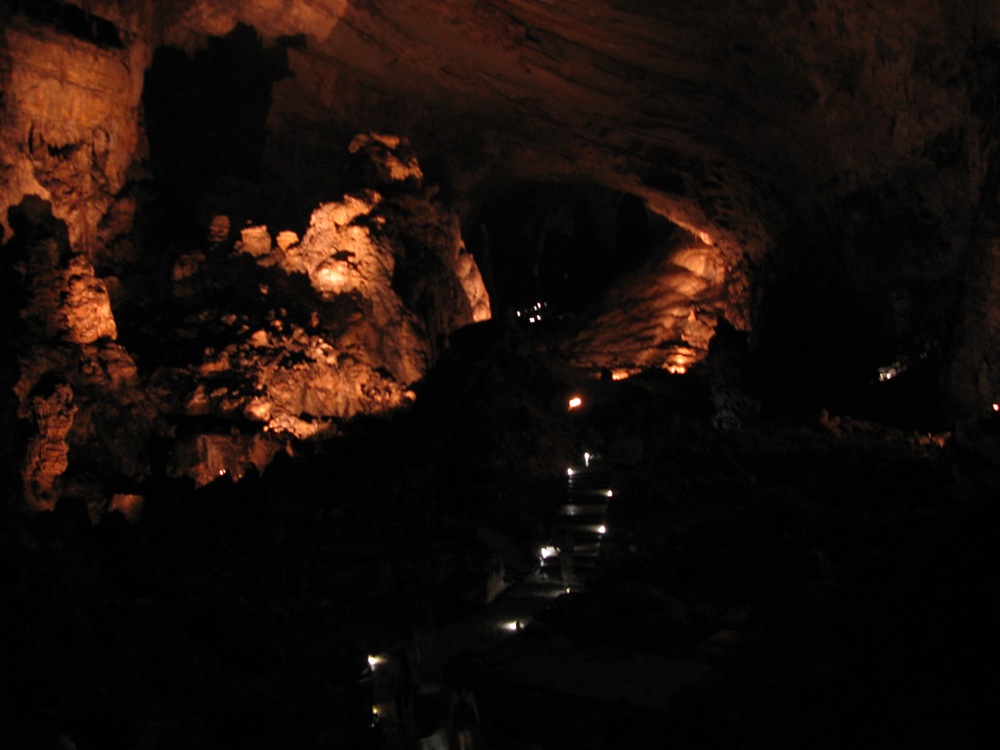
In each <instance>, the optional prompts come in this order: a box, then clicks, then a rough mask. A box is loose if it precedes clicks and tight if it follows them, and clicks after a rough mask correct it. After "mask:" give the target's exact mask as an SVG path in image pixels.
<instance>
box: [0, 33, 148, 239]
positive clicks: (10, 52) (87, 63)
mask: <svg viewBox="0 0 1000 750" xmlns="http://www.w3.org/2000/svg"><path fill="white" fill-rule="evenodd" d="M123 15H124V14H123ZM127 15H131V14H130V13H129V14H127ZM147 49H148V48H147V47H146V46H145V45H144V44H143V42H142V41H141V40H138V39H137V40H136V41H135V42H133V44H132V46H131V47H130V48H127V49H107V48H102V47H100V46H98V45H96V44H93V43H90V42H88V41H85V40H81V39H77V38H74V37H73V36H69V35H67V34H60V33H58V32H57V31H56V30H54V29H51V28H47V27H45V26H40V25H37V24H33V23H30V22H27V21H26V19H24V18H23V17H21V16H18V15H16V14H15V15H13V16H12V17H11V18H10V23H9V25H8V24H4V26H3V28H2V29H0V88H2V89H3V90H4V101H3V104H2V106H3V114H4V117H3V122H2V125H0V170H2V171H3V172H4V179H3V180H2V181H0V225H4V226H6V223H7V213H6V209H7V207H8V206H11V205H16V204H18V203H19V202H20V201H21V199H22V197H23V196H24V195H38V196H41V197H42V198H44V199H46V200H49V201H51V203H52V206H53V213H54V215H55V216H56V217H58V218H60V219H62V220H64V221H65V222H66V224H67V226H68V228H69V235H70V240H71V242H72V244H73V246H74V247H76V248H77V249H78V250H80V251H83V252H87V253H89V252H91V251H92V250H93V245H94V241H95V237H96V233H97V226H98V223H99V221H100V220H101V217H102V216H103V215H104V213H105V212H106V211H107V209H108V208H109V207H110V206H111V205H112V203H113V201H114V196H115V194H116V193H117V192H118V191H119V190H120V189H121V187H122V186H123V184H124V182H125V175H126V170H127V168H128V166H129V164H130V163H131V162H132V159H133V157H134V155H135V151H136V148H137V144H138V140H139V132H138V105H139V97H140V94H141V91H142V76H143V69H144V66H145V55H146V50H147ZM8 229H9V227H8Z"/></svg>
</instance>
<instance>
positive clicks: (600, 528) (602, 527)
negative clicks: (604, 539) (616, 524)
mask: <svg viewBox="0 0 1000 750" xmlns="http://www.w3.org/2000/svg"><path fill="white" fill-rule="evenodd" d="M597 533H598V534H607V533H608V527H607V526H605V525H604V524H601V525H600V526H598V527H597Z"/></svg>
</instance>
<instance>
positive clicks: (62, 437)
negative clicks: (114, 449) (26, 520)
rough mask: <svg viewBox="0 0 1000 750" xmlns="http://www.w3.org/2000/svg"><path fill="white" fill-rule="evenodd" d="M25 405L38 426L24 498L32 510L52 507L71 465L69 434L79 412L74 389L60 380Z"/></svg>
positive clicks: (26, 468) (25, 472) (30, 448)
mask: <svg viewBox="0 0 1000 750" xmlns="http://www.w3.org/2000/svg"><path fill="white" fill-rule="evenodd" d="M22 409H23V411H24V412H27V414H28V415H30V418H31V421H32V422H33V427H34V429H35V434H34V436H33V437H31V438H30V439H29V441H28V448H27V452H26V454H25V457H24V464H23V468H22V476H23V479H24V501H25V503H26V504H27V506H28V507H29V508H31V509H32V510H52V509H53V508H54V507H55V504H56V501H57V500H58V499H59V490H60V486H59V479H60V477H61V476H62V475H63V473H64V472H65V471H66V469H67V467H68V466H69V443H68V442H67V440H66V436H67V435H68V434H69V431H70V430H71V429H72V427H73V419H74V417H75V416H76V412H77V409H76V406H74V404H73V389H72V388H71V387H70V386H69V385H67V384H66V383H58V384H56V385H55V387H54V388H53V389H52V392H51V393H37V394H36V395H34V396H32V397H31V399H30V401H28V402H27V403H26V404H25V406H24V407H22Z"/></svg>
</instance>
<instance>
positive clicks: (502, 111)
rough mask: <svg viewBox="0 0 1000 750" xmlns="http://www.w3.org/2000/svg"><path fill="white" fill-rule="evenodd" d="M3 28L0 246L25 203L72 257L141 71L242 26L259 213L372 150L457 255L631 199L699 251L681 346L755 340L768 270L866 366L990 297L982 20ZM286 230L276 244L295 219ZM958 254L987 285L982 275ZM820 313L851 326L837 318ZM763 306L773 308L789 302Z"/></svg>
mask: <svg viewBox="0 0 1000 750" xmlns="http://www.w3.org/2000/svg"><path fill="white" fill-rule="evenodd" d="M2 19H3V25H4V30H3V37H2V42H0V45H2V46H0V76H2V79H3V81H4V100H3V122H2V129H0V145H2V149H0V151H2V154H3V163H2V165H0V168H2V170H3V174H4V181H3V184H2V186H0V204H2V205H3V207H4V209H3V214H4V216H3V217H2V220H3V221H4V222H5V230H6V231H5V235H6V236H8V237H9V236H10V232H11V226H10V224H9V222H7V217H6V208H7V207H10V206H16V205H18V204H19V203H20V202H21V201H22V199H23V198H24V196H28V195H38V196H40V197H41V198H42V199H44V200H46V201H49V202H50V203H51V205H52V211H53V215H54V216H56V217H57V218H58V219H60V220H62V221H64V222H65V223H66V225H67V228H68V233H69V240H70V242H71V244H72V245H73V246H74V247H75V248H76V249H77V250H78V251H81V252H85V253H87V254H89V255H90V256H91V257H95V256H96V255H98V254H99V252H100V248H101V247H102V244H106V241H107V238H108V236H109V231H110V230H109V229H108V226H109V224H110V225H116V222H119V218H120V216H119V215H120V214H121V213H122V212H121V201H120V199H119V196H120V194H121V191H122V190H123V189H124V188H126V186H127V185H128V184H129V182H130V181H132V180H134V179H135V175H136V173H137V171H136V170H137V165H142V164H143V163H144V160H146V159H147V158H149V155H150V154H149V150H150V147H151V144H150V132H148V131H147V125H149V127H150V130H152V128H153V123H152V117H153V112H152V110H153V108H154V107H153V106H152V102H151V100H149V99H148V98H147V99H144V96H147V97H148V92H147V91H146V89H147V87H148V85H149V81H150V80H151V78H150V71H151V70H153V69H155V66H156V61H157V59H158V55H159V56H162V55H164V54H165V53H164V51H165V50H167V51H170V50H172V51H173V53H172V54H178V55H184V56H187V57H188V58H190V59H194V60H197V59H198V55H199V54H202V53H204V51H205V50H206V48H211V45H212V43H213V40H218V39H222V38H226V37H227V36H229V35H232V34H233V33H234V30H235V29H239V28H248V29H250V30H252V32H253V34H256V35H259V46H260V49H261V50H262V53H264V54H271V53H272V52H273V53H274V54H275V57H274V58H273V59H274V60H276V61H277V62H276V63H275V65H276V66H277V67H276V68H269V69H266V70H264V69H256V68H249V67H248V68H247V69H246V71H245V77H247V78H251V77H253V76H255V75H264V76H265V77H267V76H270V78H269V79H268V82H267V83H268V88H267V90H266V97H265V100H264V105H263V108H262V110H261V111H262V115H263V117H264V118H265V119H264V131H263V132H264V133H265V134H266V137H265V138H264V144H263V155H262V157H261V158H262V163H263V168H264V169H265V170H266V171H269V173H270V174H272V175H273V174H276V175H278V177H277V178H276V180H277V181H278V183H279V185H278V187H277V188H275V193H281V194H282V195H293V196H294V195H295V194H296V193H300V194H301V196H302V201H303V205H308V209H307V210H306V211H305V214H304V215H305V216H308V211H309V210H311V208H312V207H314V206H315V205H316V204H318V203H319V202H321V201H324V200H331V199H336V198H337V197H338V195H337V194H334V195H326V194H324V182H323V180H324V175H328V174H331V173H332V172H334V171H335V170H336V169H337V164H336V158H339V157H334V156H332V155H331V154H334V153H336V154H339V153H340V152H341V151H342V150H343V149H344V148H345V147H346V145H347V143H348V142H349V141H350V139H351V137H353V134H355V133H358V132H385V133H398V134H402V135H405V136H407V137H408V138H409V139H410V141H411V142H412V144H413V147H414V149H415V151H416V152H417V154H418V155H419V157H420V159H421V163H422V164H424V165H425V168H426V169H427V171H428V174H430V175H431V176H432V177H433V178H434V180H435V181H437V182H439V183H442V184H443V185H445V186H446V193H447V197H448V199H449V200H450V201H451V203H452V205H453V206H454V207H455V209H456V210H457V211H458V215H459V218H460V221H461V223H462V228H463V231H464V232H465V233H466V235H467V237H466V240H467V241H469V242H471V240H470V238H469V237H468V232H469V229H470V226H472V225H473V224H474V222H475V221H476V219H477V217H478V216H479V215H481V213H482V211H483V208H482V207H483V205H484V204H486V203H488V202H489V200H490V199H491V198H492V197H494V196H496V195H499V194H501V193H503V192H504V191H507V192H508V193H509V192H511V191H517V190H518V189H519V186H522V185H529V184H531V185H537V184H568V185H573V184H582V185H589V186H599V187H600V188H602V189H607V190H612V191H618V192H620V193H621V194H625V195H629V196H636V197H638V198H639V199H640V200H641V201H643V202H644V205H645V206H646V207H647V208H648V210H649V211H650V212H651V213H652V214H655V215H657V216H660V217H664V218H665V219H667V220H669V221H670V222H672V223H673V224H675V225H678V226H680V227H683V228H684V229H685V230H687V231H688V232H689V234H690V236H691V237H692V238H693V239H692V240H691V242H690V243H688V246H686V247H682V248H680V251H679V252H680V254H681V255H682V256H683V257H685V258H690V257H694V256H698V257H701V255H699V254H702V255H703V251H704V249H705V248H712V250H711V254H712V255H713V256H714V260H712V261H711V262H710V263H709V264H708V265H709V266H711V270H710V272H707V275H702V276H700V277H699V278H701V279H702V280H703V281H704V280H705V279H715V281H713V284H714V285H715V286H713V287H712V289H713V291H711V295H714V297H715V298H716V304H715V306H714V308H713V307H712V303H711V302H709V301H706V299H701V300H700V301H699V302H698V305H702V307H703V308H704V309H706V310H708V311H709V312H708V313H707V314H706V315H704V316H702V319H699V320H694V319H689V318H690V315H689V316H688V317H687V318H685V315H686V314H687V312H690V313H691V314H692V315H693V314H695V313H696V312H697V311H696V310H695V307H696V306H697V305H695V304H694V303H690V304H689V305H688V308H689V309H686V308H684V307H683V305H682V306H681V307H678V308H676V309H675V308H671V312H670V313H669V314H670V315H673V316H674V317H675V318H677V320H679V321H682V320H686V321H687V322H686V323H683V325H681V324H679V325H681V328H678V329H677V330H678V331H680V332H681V333H680V334H678V335H681V334H683V335H688V334H690V336H700V338H699V340H698V346H699V347H701V348H704V345H705V343H706V341H707V338H708V337H709V336H710V335H711V328H712V326H713V325H714V318H716V317H718V316H720V315H725V316H726V317H727V318H729V319H730V320H732V321H733V322H734V323H735V324H736V325H737V326H738V327H739V328H741V329H743V330H749V329H754V328H760V327H761V324H762V321H764V320H765V318H766V315H767V310H768V309H770V308H768V307H767V306H766V305H764V304H763V303H762V302H761V300H762V299H763V298H764V292H765V291H766V283H764V282H766V281H767V279H768V277H767V273H770V270H768V269H770V266H768V265H767V263H768V262H770V260H772V259H775V258H777V259H778V261H779V262H781V263H785V260H784V259H786V258H787V257H791V258H792V261H790V262H788V263H786V267H790V268H792V269H795V270H793V271H792V272H787V273H786V272H785V271H782V270H780V269H779V271H778V272H777V276H778V277H779V278H780V277H782V274H783V273H785V274H786V275H787V276H788V277H789V278H792V279H794V280H797V281H801V280H803V279H805V280H807V281H811V283H815V284H819V285H821V286H822V284H823V283H825V280H827V279H833V280H834V283H833V286H832V287H831V288H835V290H834V291H831V292H830V293H829V299H826V300H823V299H822V298H823V295H822V294H820V295H819V298H820V301H821V302H823V304H825V305H826V306H827V308H828V309H824V310H822V311H821V312H820V313H817V314H816V315H815V316H814V318H815V320H816V322H817V324H818V325H820V327H822V326H828V327H830V328H831V330H833V329H836V330H835V331H834V333H836V336H833V340H834V346H839V345H841V344H843V342H844V341H848V340H851V339H852V336H853V334H852V333H850V331H851V330H852V328H853V329H857V328H858V327H859V326H860V327H863V326H864V323H865V320H866V319H867V320H870V321H875V325H873V326H869V328H873V329H878V330H879V331H883V332H888V333H886V335H885V336H883V339H884V340H880V341H877V342H876V341H867V340H865V338H864V336H861V337H860V338H859V339H858V340H859V341H860V344H859V346H861V347H862V348H865V347H867V349H866V355H865V356H869V355H871V356H874V355H873V354H872V353H873V352H875V351H881V350H883V349H884V350H885V351H886V352H888V351H889V349H891V347H892V346H895V345H896V344H897V343H899V342H903V341H911V342H912V341H916V340H918V339H920V335H918V333H917V332H918V329H920V330H924V331H928V330H929V331H932V333H928V334H925V335H924V338H931V337H932V336H936V337H938V338H941V337H943V336H945V335H947V330H948V329H949V326H953V325H954V324H955V317H954V316H955V313H954V310H956V309H961V310H962V311H963V312H962V313H960V314H959V315H960V316H961V315H964V316H966V317H967V318H968V317H969V316H971V318H970V319H978V318H982V317H983V316H984V315H985V312H984V310H986V309H987V308H988V307H989V304H990V300H991V299H992V298H993V296H995V295H996V293H995V292H994V290H993V287H992V285H991V284H989V283H985V284H981V285H979V286H978V287H977V288H976V291H975V293H974V294H975V297H974V298H969V297H968V294H967V293H966V292H965V291H963V289H962V283H963V280H964V278H965V276H966V275H967V274H968V273H969V270H968V267H967V265H965V264H966V261H967V259H968V258H967V255H966V254H965V249H966V248H968V247H970V245H971V246H975V247H980V248H982V247H983V242H984V241H983V240H982V239H981V238H980V239H976V238H977V237H980V235H981V234H982V232H981V231H980V229H981V227H982V226H983V222H984V218H983V212H982V211H980V210H979V208H978V207H979V206H980V202H981V199H982V195H983V190H984V188H988V185H989V182H990V169H989V166H990V154H991V153H992V148H993V140H994V135H992V133H993V131H992V129H991V127H992V126H991V125H990V123H991V122H992V121H993V119H994V117H995V109H996V105H995V101H994V99H995V94H993V93H991V92H992V91H993V89H992V88H991V86H992V83H993V82H994V81H995V79H996V69H997V60H996V58H997V56H996V55H995V54H994V52H992V50H995V49H996V39H997V36H998V28H1000V8H998V7H997V5H996V4H995V3H992V2H985V3H984V2H975V1H974V0H960V1H958V2H943V0H913V1H911V2H906V3H893V4H891V5H886V4H878V5H874V4H872V3H869V2H863V1H862V0H851V1H849V2H833V1H832V0H796V1H794V2H791V1H785V0H754V1H751V2H735V1H731V2H722V1H721V0H720V2H713V3H698V2H691V1H690V0H629V1H627V2H624V1H612V0H489V1H487V0H475V1H474V0H461V1H456V0H298V1H295V2H293V1H292V0H159V1H157V0H146V1H145V2H122V1H121V0H88V2H84V3H81V4H79V5H74V4H71V3H62V2H56V0H47V1H46V2H42V3H33V2H31V1H30V0H10V2H8V3H5V5H4V10H3V15H2ZM279 68H280V69H279ZM147 120H148V122H147ZM152 148H153V151H154V154H153V156H154V157H155V150H156V148H157V145H156V143H153V144H152ZM334 192H336V191H334ZM289 200H291V199H289ZM271 203H272V204H273V203H274V201H273V200H272V201H271ZM116 211H117V212H118V213H116ZM125 213H127V211H125ZM210 213H211V212H209V213H208V214H206V215H205V216H202V217H200V218H201V221H202V222H203V223H205V224H206V225H207V223H208V221H209V220H210V218H211V216H210V215H209V214H210ZM291 213H294V212H291ZM109 217H110V218H109ZM126 218H127V217H126ZM241 218H257V220H263V219H262V218H261V217H241ZM977 222H979V223H978V224H977ZM119 223H120V222H119ZM272 228H273V229H275V231H277V229H280V227H272ZM291 228H293V229H295V230H297V231H298V232H299V233H300V234H301V233H302V232H303V231H304V230H305V225H304V219H303V220H301V221H300V223H299V224H298V225H296V226H293V227H291ZM977 243H978V244H977ZM831 248H833V249H831ZM887 248H889V249H887ZM674 250H677V248H676V247H675V248H674ZM692 253H693V255H692ZM828 255H833V256H835V257H834V258H833V260H832V261H830V262H831V263H833V266H832V267H834V268H835V270H834V272H832V273H830V272H829V271H828V269H827V268H826V267H825V266H824V265H823V264H825V263H827V261H828V260H829V258H827V256H828ZM972 255H975V256H976V257H978V258H979V260H977V261H976V262H977V263H979V266H977V267H978V268H979V269H980V270H979V271H978V272H977V273H979V274H980V275H982V274H986V275H989V269H991V268H992V265H991V264H995V263H994V261H992V260H990V258H991V257H992V256H991V255H990V254H989V253H988V252H987V251H985V250H982V251H975V252H972ZM980 256H981V257H980ZM678 257H680V256H678ZM809 258H815V259H816V261H815V262H816V264H818V265H819V266H822V268H821V269H819V270H816V269H808V268H806V267H807V266H809V263H810V261H809ZM654 265H655V263H654ZM675 265H676V264H675ZM681 265H683V264H681ZM698 267H699V268H702V269H704V268H707V267H708V266H706V264H705V263H703V262H702V261H698ZM762 268H763V269H764V271H763V272H762V271H761V270H760V269H762ZM754 269H756V271H757V272H758V276H757V277H754V276H753V274H752V271H753V270H754ZM803 269H805V270H803ZM687 270H688V271H690V269H687ZM692 273H693V272H692ZM487 275H488V274H487ZM695 275H696V276H697V274H695ZM717 277H718V278H717ZM688 282H690V283H694V281H692V279H688V280H687V281H686V282H685V283H688ZM634 283H635V282H634V279H633V280H632V281H627V283H626V288H628V284H633V286H634ZM698 283H700V282H698ZM796 283H797V282H796ZM838 284H840V285H841V286H843V289H840V288H839V287H837V285H838ZM716 286H717V287H718V289H715V287H716ZM699 289H701V287H699ZM671 290H672V291H676V289H675V288H674V287H671ZM845 290H846V291H849V292H850V294H849V295H848V294H846V292H845V294H841V292H842V291H845ZM654 291H655V290H654ZM699 294H701V292H699ZM802 294H803V296H804V297H805V298H807V299H812V298H814V297H815V295H813V294H812V291H804V292H803V293H802ZM711 295H709V296H711ZM810 295H812V296H810ZM838 295H839V297H845V296H850V297H852V299H853V300H854V302H855V303H856V304H854V309H852V310H850V311H848V312H843V313H842V312H841V310H840V307H839V305H840V303H839V302H838V300H837V299H836V298H837V297H838ZM643 296H646V297H650V298H652V297H659V298H660V299H661V301H662V295H658V294H655V293H654V294H651V293H650V290H649V289H645V290H638V289H637V290H636V292H635V294H634V295H633V297H632V298H633V299H636V298H642V297H643ZM703 296H704V295H703ZM619 297H620V294H619ZM786 297H787V295H786ZM612 298H614V295H612ZM781 299H782V301H781V303H780V304H778V307H777V308H775V309H778V310H779V311H780V310H784V308H782V307H781V304H784V305H786V306H787V305H792V306H794V304H796V303H795V302H794V300H793V301H791V302H789V301H788V300H787V299H786V298H781ZM689 300H690V298H689ZM619 306H620V307H621V306H624V307H627V306H628V305H627V304H621V305H619ZM660 306H661V307H662V304H661V305H660ZM653 307H654V308H656V304H654V305H653ZM928 310H931V311H932V312H927V311H928ZM933 311H936V312H933ZM786 312H787V310H786ZM977 316H978V318H977ZM695 317H696V318H697V315H695ZM612 318H613V316H612ZM606 319H608V318H606ZM845 321H847V322H845ZM647 322H648V321H647ZM706 325H707V326H708V327H707V329H706ZM684 326H687V328H684ZM777 330H778V331H779V332H780V331H783V330H785V329H782V328H781V327H780V326H778V328H777ZM990 330H992V329H990ZM684 331H687V332H688V334H684ZM941 331H945V333H941ZM698 332H700V333H698ZM786 333H787V331H786ZM671 335H673V334H671ZM787 335H788V336H791V337H793V338H794V335H798V334H796V332H795V331H793V332H792V333H787ZM837 336H839V337H840V338H837ZM600 338H601V336H600V335H599V334H594V335H592V336H591V337H590V340H597V339H600ZM584 339H586V336H584ZM886 341H889V343H885V342H886ZM957 341H958V343H956V344H955V349H956V352H957V354H956V355H955V358H954V360H955V361H956V362H959V363H961V364H959V365H957V367H958V369H956V370H954V372H953V373H952V375H950V376H949V377H951V378H952V380H954V381H957V380H963V379H964V380H963V384H960V385H956V386H955V387H956V388H957V389H959V390H961V389H963V388H964V389H966V390H968V391H969V393H970V394H971V393H972V392H975V393H976V394H977V395H975V396H972V395H969V396H967V397H964V398H965V399H966V401H967V402H968V401H969V400H970V399H974V398H978V399H980V400H981V399H982V398H986V397H987V395H986V391H988V390H989V389H991V388H992V387H993V386H992V382H993V380H995V379H997V378H996V377H995V376H994V374H993V373H992V370H990V371H989V372H987V373H986V374H985V375H982V374H975V375H973V374H972V370H973V369H975V368H977V367H979V365H978V362H979V360H980V359H983V358H985V359H987V360H990V361H992V359H994V357H993V354H994V352H993V349H992V347H993V346H994V344H992V343H991V341H992V338H991V336H989V335H987V336H985V337H984V336H962V335H959V336H958V337H957ZM578 343H579V342H578ZM688 343H691V342H688ZM782 345H783V344H782ZM786 348H787V347H786ZM659 364H661V365H662V364H664V363H663V362H660V363H659ZM984 378H985V380H984ZM973 380H975V383H972V381H973ZM984 382H985V383H986V384H987V385H983V383H984Z"/></svg>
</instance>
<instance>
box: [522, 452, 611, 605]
mask: <svg viewBox="0 0 1000 750" xmlns="http://www.w3.org/2000/svg"><path fill="white" fill-rule="evenodd" d="M612 480H613V472H612V470H611V468H610V467H608V466H607V465H606V464H603V463H601V462H600V460H599V459H598V458H597V457H596V456H591V455H590V454H584V463H583V465H580V466H571V467H570V468H568V469H567V470H566V492H565V495H564V496H563V498H562V502H561V504H560V505H559V507H558V508H557V510H556V513H555V518H554V519H553V522H552V536H551V541H550V542H549V544H548V545H546V546H545V547H543V548H542V550H541V566H540V570H539V575H540V576H542V577H544V578H548V579H549V580H561V581H563V582H564V583H566V585H567V586H581V585H583V584H584V583H585V582H586V580H587V578H589V577H590V574H591V573H593V571H594V568H595V567H596V565H597V557H598V555H599V554H600V551H601V541H602V539H603V537H604V535H605V534H606V533H607V525H606V524H607V514H608V505H609V503H610V502H611V499H612V498H613V497H614V490H613V489H612V483H613V481H612Z"/></svg>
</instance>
